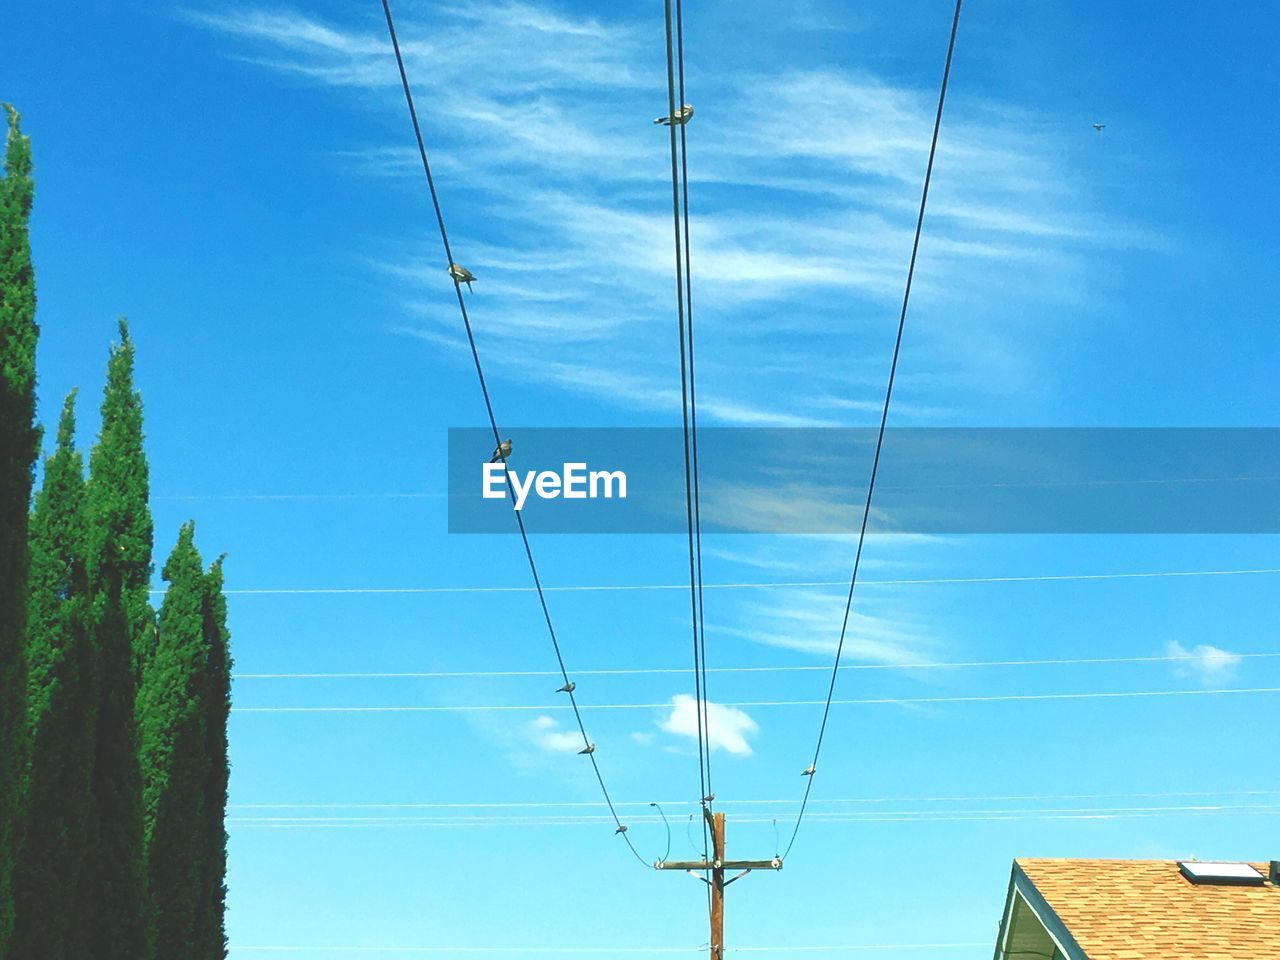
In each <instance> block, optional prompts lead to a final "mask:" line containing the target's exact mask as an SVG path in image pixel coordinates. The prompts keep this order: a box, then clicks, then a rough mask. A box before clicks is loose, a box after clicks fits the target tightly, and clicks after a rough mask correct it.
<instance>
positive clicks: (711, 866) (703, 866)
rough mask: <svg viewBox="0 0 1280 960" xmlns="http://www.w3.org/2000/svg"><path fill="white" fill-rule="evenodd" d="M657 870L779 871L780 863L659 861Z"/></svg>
mask: <svg viewBox="0 0 1280 960" xmlns="http://www.w3.org/2000/svg"><path fill="white" fill-rule="evenodd" d="M654 867H655V869H658V870H781V869H782V861H781V860H780V859H778V858H777V857H774V858H773V859H772V860H659V861H658V862H657V863H655V864H654Z"/></svg>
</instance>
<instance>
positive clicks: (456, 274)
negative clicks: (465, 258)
mask: <svg viewBox="0 0 1280 960" xmlns="http://www.w3.org/2000/svg"><path fill="white" fill-rule="evenodd" d="M449 276H451V277H453V279H455V280H457V281H458V283H465V284H466V285H467V291H468V292H470V290H471V282H472V281H473V280H475V278H476V275H475V274H474V273H472V272H471V271H470V270H468V269H467V268H466V267H464V266H463V265H462V264H460V263H451V264H449Z"/></svg>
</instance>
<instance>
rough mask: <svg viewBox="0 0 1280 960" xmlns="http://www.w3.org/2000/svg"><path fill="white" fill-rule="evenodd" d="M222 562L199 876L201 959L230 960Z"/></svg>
mask: <svg viewBox="0 0 1280 960" xmlns="http://www.w3.org/2000/svg"><path fill="white" fill-rule="evenodd" d="M222 561H223V558H222V557H219V558H218V559H217V560H215V561H214V563H213V565H212V566H211V567H210V568H209V572H208V573H206V574H205V578H204V603H203V607H202V613H203V620H204V623H203V632H204V642H205V650H206V657H207V659H206V666H205V673H204V687H205V693H204V704H205V747H204V755H205V757H206V758H208V769H207V771H206V776H205V783H204V788H205V800H204V817H205V825H204V831H203V840H204V843H205V852H204V859H203V868H202V870H201V875H200V884H201V896H200V904H199V909H198V911H197V917H198V927H197V934H196V938H195V939H196V952H195V954H193V956H194V957H196V958H198V960H225V958H226V956H227V934H226V909H227V885H226V875H227V829H226V822H225V820H224V817H225V816H226V811H227V783H228V779H229V776H230V773H231V767H230V763H229V761H228V754H227V720H228V718H229V716H230V714H231V647H230V643H231V635H230V633H229V632H228V631H227V598H226V595H225V594H224V593H223V592H222Z"/></svg>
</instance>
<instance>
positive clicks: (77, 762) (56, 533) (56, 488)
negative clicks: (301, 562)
mask: <svg viewBox="0 0 1280 960" xmlns="http://www.w3.org/2000/svg"><path fill="white" fill-rule="evenodd" d="M75 423H76V421H75V393H74V391H73V392H72V394H71V395H70V396H68V397H67V400H66V404H65V405H64V406H63V410H62V419H61V422H60V423H59V424H58V445H57V449H56V450H55V451H54V453H53V455H52V456H51V457H49V459H47V460H46V461H45V466H44V484H43V486H42V487H41V490H40V493H39V494H38V495H37V497H36V503H35V510H34V512H33V513H32V515H31V567H30V601H29V605H28V614H27V726H28V736H27V741H28V744H29V752H28V755H27V761H26V767H25V776H24V781H25V782H24V794H25V797H26V804H25V814H24V817H23V823H24V824H25V830H24V831H23V833H24V836H23V842H22V844H21V846H20V848H19V850H18V857H17V862H16V864H15V867H14V873H13V890H14V904H15V907H16V913H15V918H14V928H13V937H12V942H11V944H10V950H9V953H7V954H6V956H8V957H11V958H12V960H70V958H71V957H72V956H73V955H72V954H71V953H70V952H69V951H68V948H67V937H68V935H69V933H70V931H71V930H72V929H73V927H74V926H75V923H76V917H75V910H76V903H75V896H74V895H75V890H76V885H77V879H78V877H79V875H80V865H81V863H82V860H83V856H84V842H85V821H86V819H87V817H88V814H89V784H90V779H91V775H92V772H93V735H94V720H95V715H94V709H93V707H94V705H95V703H96V699H97V697H96V692H95V690H94V684H93V679H94V670H93V663H92V647H91V645H90V638H89V630H88V597H87V589H88V583H87V579H86V574H85V563H84V517H83V507H84V486H85V481H84V461H83V458H82V457H81V456H80V454H79V453H78V452H77V451H76V449H75Z"/></svg>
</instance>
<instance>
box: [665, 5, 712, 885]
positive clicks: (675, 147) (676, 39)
mask: <svg viewBox="0 0 1280 960" xmlns="http://www.w3.org/2000/svg"><path fill="white" fill-rule="evenodd" d="M663 12H664V21H665V24H664V25H665V28H666V41H667V45H666V54H667V107H668V113H667V120H668V123H667V127H668V131H669V133H670V139H671V221H672V227H673V231H674V236H675V279H676V326H677V332H678V334H679V338H680V347H679V354H680V419H681V429H682V433H683V441H684V496H685V525H686V528H687V531H688V542H689V603H690V614H691V626H692V632H693V706H694V713H695V716H696V727H697V740H698V784H699V790H700V793H699V796H700V797H702V798H706V797H709V796H711V792H712V788H711V737H710V732H709V730H708V720H709V718H708V716H707V706H706V701H707V697H706V692H705V684H706V634H705V631H704V620H703V613H702V599H703V598H702V521H701V511H700V507H699V502H698V501H699V496H698V462H697V452H696V450H697V429H698V428H697V394H696V387H695V385H694V362H693V282H692V277H691V275H690V269H691V268H690V265H689V184H688V180H687V175H688V166H687V159H686V152H685V151H686V147H687V141H686V138H685V129H684V128H685V126H686V124H687V118H686V119H685V122H680V119H679V118H680V116H681V114H682V113H683V111H684V27H683V21H682V17H681V12H680V7H679V0H677V7H676V16H675V19H674V36H673V19H672V14H671V0H664V4H663ZM677 64H678V69H679V86H678V89H677V79H676V72H677ZM677 92H678V96H679V100H678V103H679V107H680V111H681V113H679V114H678V113H677V112H676V108H677ZM677 127H678V128H679V141H678V142H677V130H676V128H677ZM682 205H683V229H682V217H681V208H682ZM682 240H683V244H682ZM702 843H703V851H702V854H703V859H704V860H705V859H706V858H707V844H708V836H707V825H706V823H705V822H704V823H703V825H702Z"/></svg>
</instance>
